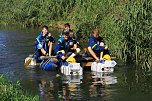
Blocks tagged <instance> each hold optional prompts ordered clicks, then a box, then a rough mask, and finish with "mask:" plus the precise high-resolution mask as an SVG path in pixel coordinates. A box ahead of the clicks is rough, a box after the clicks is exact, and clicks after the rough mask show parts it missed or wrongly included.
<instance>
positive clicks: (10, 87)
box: [0, 75, 39, 101]
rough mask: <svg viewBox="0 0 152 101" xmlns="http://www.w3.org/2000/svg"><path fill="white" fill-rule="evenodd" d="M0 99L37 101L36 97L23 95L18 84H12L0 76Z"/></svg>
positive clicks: (7, 100)
mask: <svg viewBox="0 0 152 101" xmlns="http://www.w3.org/2000/svg"><path fill="white" fill-rule="evenodd" d="M0 99H1V101H39V97H38V96H35V97H33V96H30V95H29V94H28V93H25V92H24V91H23V90H22V88H21V86H20V83H19V82H17V83H16V84H13V83H11V82H9V81H7V79H6V78H5V77H4V76H3V75H1V76H0Z"/></svg>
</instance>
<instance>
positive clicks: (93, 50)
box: [88, 29, 110, 63]
mask: <svg viewBox="0 0 152 101" xmlns="http://www.w3.org/2000/svg"><path fill="white" fill-rule="evenodd" d="M88 51H89V53H90V54H91V55H92V56H93V58H95V59H96V60H95V61H96V62H101V63H102V62H103V56H104V54H110V53H109V51H108V47H107V46H104V40H103V38H102V37H100V36H99V30H98V29H94V30H93V34H92V35H91V36H90V39H89V46H88ZM98 57H100V58H98Z"/></svg>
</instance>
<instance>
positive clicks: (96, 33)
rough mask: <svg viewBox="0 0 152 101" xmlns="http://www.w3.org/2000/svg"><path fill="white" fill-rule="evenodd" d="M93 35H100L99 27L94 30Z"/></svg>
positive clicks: (96, 36)
mask: <svg viewBox="0 0 152 101" xmlns="http://www.w3.org/2000/svg"><path fill="white" fill-rule="evenodd" d="M92 33H93V34H92V35H93V36H94V37H95V38H98V37H99V29H97V28H95V29H94V30H93V31H92Z"/></svg>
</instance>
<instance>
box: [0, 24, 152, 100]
mask: <svg viewBox="0 0 152 101" xmlns="http://www.w3.org/2000/svg"><path fill="white" fill-rule="evenodd" d="M40 31H41V29H33V28H21V27H15V26H9V27H2V26H1V27H0V74H4V75H6V76H7V77H8V79H9V80H11V81H13V82H14V83H15V82H16V81H20V83H21V86H22V88H23V89H24V90H26V91H27V92H28V93H30V94H31V95H39V96H40V100H41V101H58V100H64V101H69V100H70V101H71V100H72V101H73V100H78V101H122V100H123V101H152V73H151V72H145V71H142V70H140V69H137V67H134V66H133V65H131V64H130V65H126V64H122V63H121V62H119V61H118V60H117V59H116V61H117V63H118V64H117V66H116V67H115V72H114V73H113V74H100V73H94V72H91V71H90V70H89V69H86V70H85V71H84V74H83V76H78V77H73V76H67V77H66V76H62V75H61V74H60V73H59V72H51V71H42V70H41V68H40V67H36V68H33V69H25V68H24V66H23V64H24V59H25V58H26V57H27V56H28V55H29V54H32V53H33V50H34V41H35V38H36V37H37V36H38V34H39V32H40ZM51 33H52V34H53V36H55V38H56V40H57V38H58V35H59V30H53V29H51ZM57 74H59V75H60V76H57Z"/></svg>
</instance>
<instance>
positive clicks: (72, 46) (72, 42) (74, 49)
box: [67, 30, 80, 61]
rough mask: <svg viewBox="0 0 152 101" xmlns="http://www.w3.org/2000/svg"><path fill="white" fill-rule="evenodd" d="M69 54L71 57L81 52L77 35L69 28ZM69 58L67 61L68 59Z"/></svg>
mask: <svg viewBox="0 0 152 101" xmlns="http://www.w3.org/2000/svg"><path fill="white" fill-rule="evenodd" d="M68 43H69V44H68V45H69V47H68V56H69V58H68V59H70V57H72V58H73V57H75V56H76V55H77V54H79V53H80V48H78V44H79V42H78V40H77V39H76V35H75V34H74V33H73V31H72V30H69V38H68ZM68 59H67V61H68Z"/></svg>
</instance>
